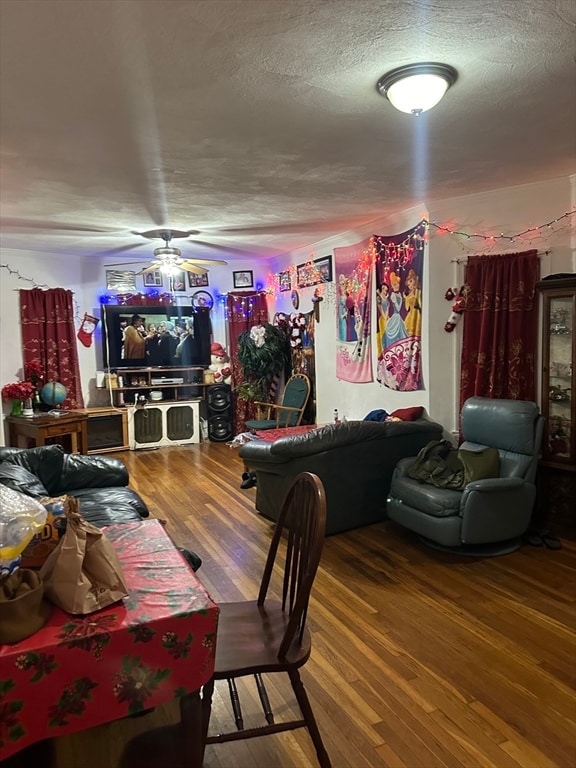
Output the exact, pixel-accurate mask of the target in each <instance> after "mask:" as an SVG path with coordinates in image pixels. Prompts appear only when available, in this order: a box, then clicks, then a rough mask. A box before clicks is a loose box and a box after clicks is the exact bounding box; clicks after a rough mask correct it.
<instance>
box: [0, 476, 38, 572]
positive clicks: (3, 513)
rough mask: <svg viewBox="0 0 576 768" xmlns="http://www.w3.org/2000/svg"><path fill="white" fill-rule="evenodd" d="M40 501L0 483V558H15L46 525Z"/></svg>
mask: <svg viewBox="0 0 576 768" xmlns="http://www.w3.org/2000/svg"><path fill="white" fill-rule="evenodd" d="M46 515H47V513H46V509H45V507H43V506H42V504H40V502H38V501H36V499H33V498H32V497H31V496H26V494H24V493H18V491H13V490H12V489H11V488H7V487H6V486H5V485H2V484H0V560H14V559H15V558H16V557H18V555H19V554H20V553H21V552H23V550H24V549H25V548H26V547H27V545H28V543H29V542H30V540H31V539H32V537H33V536H34V534H36V533H38V532H39V531H41V530H42V528H43V527H44V524H45V523H46Z"/></svg>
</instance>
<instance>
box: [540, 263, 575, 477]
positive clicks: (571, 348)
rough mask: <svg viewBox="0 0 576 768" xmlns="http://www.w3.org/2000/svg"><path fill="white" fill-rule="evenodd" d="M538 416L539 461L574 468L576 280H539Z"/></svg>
mask: <svg viewBox="0 0 576 768" xmlns="http://www.w3.org/2000/svg"><path fill="white" fill-rule="evenodd" d="M539 287H540V290H541V291H542V296H543V303H542V310H543V312H542V319H543V323H542V413H543V415H544V416H545V418H546V426H545V436H544V440H543V444H542V458H543V460H544V461H545V462H546V463H547V464H550V465H551V466H557V467H558V468H566V469H576V407H575V404H576V392H574V378H575V372H574V362H575V358H576V354H575V351H576V322H575V318H576V279H574V280H572V279H571V278H568V279H560V280H549V281H541V282H540V283H539Z"/></svg>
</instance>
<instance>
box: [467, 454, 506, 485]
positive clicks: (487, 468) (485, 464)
mask: <svg viewBox="0 0 576 768" xmlns="http://www.w3.org/2000/svg"><path fill="white" fill-rule="evenodd" d="M458 458H459V459H460V461H461V462H462V465H463V467H464V484H465V485H467V484H468V483H473V482H474V481H475V480H485V479H486V478H489V477H500V454H499V453H498V449H497V448H484V450H483V451H465V450H462V449H460V450H459V451H458Z"/></svg>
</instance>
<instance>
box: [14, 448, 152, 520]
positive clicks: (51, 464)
mask: <svg viewBox="0 0 576 768" xmlns="http://www.w3.org/2000/svg"><path fill="white" fill-rule="evenodd" d="M129 479H130V478H129V475H128V470H127V468H126V465H125V464H124V462H122V461H120V460H119V459H114V458H109V457H107V456H96V455H94V456H84V455H82V454H78V453H64V451H63V449H62V446H60V445H44V446H40V447H38V448H8V447H0V483H2V484H3V485H6V486H8V487H9V488H12V489H13V490H15V491H20V492H21V493H25V494H27V495H28V496H33V497H34V498H41V497H42V496H52V497H53V496H62V495H64V494H67V495H69V496H75V497H76V498H78V499H79V501H80V511H81V513H82V516H83V517H84V518H85V519H86V520H87V521H88V522H90V523H93V524H94V525H96V526H98V527H99V528H102V527H103V526H105V525H112V524H113V523H127V522H131V521H138V520H141V519H142V518H144V517H148V515H149V511H148V507H147V506H146V503H145V502H144V500H143V499H142V498H141V497H140V496H139V495H138V494H137V493H136V491H134V490H132V489H131V488H128V482H129Z"/></svg>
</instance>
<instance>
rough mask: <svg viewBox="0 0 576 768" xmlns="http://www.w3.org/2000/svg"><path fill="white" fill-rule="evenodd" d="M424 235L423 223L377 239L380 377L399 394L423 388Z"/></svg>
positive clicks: (378, 367)
mask: <svg viewBox="0 0 576 768" xmlns="http://www.w3.org/2000/svg"><path fill="white" fill-rule="evenodd" d="M424 232H425V228H424V225H423V224H419V225H418V226H417V227H415V228H414V229H412V230H409V231H408V232H403V233H402V234H399V235H393V236H392V237H385V236H381V235H379V236H377V237H374V239H373V243H374V250H375V253H376V260H375V263H376V314H377V328H376V347H377V352H378V364H377V371H376V378H377V380H378V381H379V382H380V384H384V386H386V387H389V388H390V389H395V390H398V391H400V392H409V391H413V390H418V389H422V388H423V386H422V276H423V270H424Z"/></svg>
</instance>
